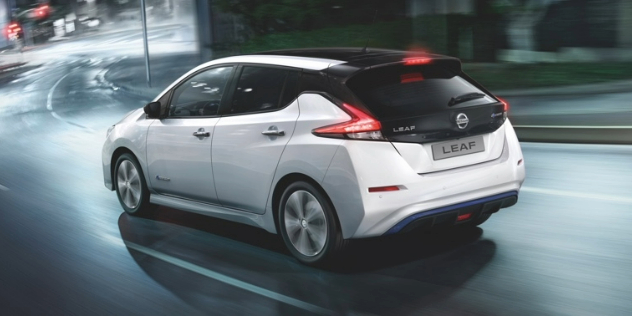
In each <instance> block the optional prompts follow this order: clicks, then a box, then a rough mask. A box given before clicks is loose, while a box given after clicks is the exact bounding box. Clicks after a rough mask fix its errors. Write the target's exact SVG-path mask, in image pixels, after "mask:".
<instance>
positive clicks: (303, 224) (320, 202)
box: [278, 181, 347, 265]
mask: <svg viewBox="0 0 632 316" xmlns="http://www.w3.org/2000/svg"><path fill="white" fill-rule="evenodd" d="M334 212H335V210H334V207H333V205H332V204H331V202H330V201H329V199H328V198H327V196H326V195H325V194H324V193H322V192H321V190H319V189H318V188H316V187H315V186H314V185H312V184H310V183H308V182H304V181H297V182H294V183H292V184H291V185H290V186H288V187H287V188H286V189H285V191H284V192H283V195H282V196H281V201H280V203H279V210H278V223H279V230H280V233H281V236H282V237H283V241H284V242H285V245H286V246H287V248H288V249H289V250H290V252H291V253H292V255H294V257H296V258H297V259H298V260H299V261H301V262H303V263H305V264H309V265H325V264H328V263H332V262H334V261H335V259H336V258H337V257H339V255H340V253H341V252H342V250H343V249H344V248H345V245H346V243H347V242H346V241H345V240H344V239H343V238H342V232H341V230H340V225H339V223H338V220H337V218H336V216H335V214H334Z"/></svg>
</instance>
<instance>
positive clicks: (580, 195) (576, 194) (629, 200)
mask: <svg viewBox="0 0 632 316" xmlns="http://www.w3.org/2000/svg"><path fill="white" fill-rule="evenodd" d="M521 190H522V191H524V192H533V193H539V194H548V195H557V196H567V197H576V198H580V199H595V200H604V201H613V202H621V203H626V204H632V198H627V197H622V196H612V195H603V194H591V193H582V192H571V191H562V190H553V189H539V188H530V187H522V189H521Z"/></svg>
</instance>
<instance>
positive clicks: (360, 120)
mask: <svg viewBox="0 0 632 316" xmlns="http://www.w3.org/2000/svg"><path fill="white" fill-rule="evenodd" d="M342 109H343V110H344V111H345V112H346V113H347V114H349V116H351V120H349V121H346V122H342V123H338V124H334V125H329V126H323V127H320V128H317V129H314V130H313V131H312V133H314V134H315V135H317V136H331V137H336V136H338V137H344V136H347V137H348V138H352V139H374V140H378V139H379V140H381V139H384V138H383V137H382V132H381V129H382V124H381V123H380V121H378V120H376V119H375V118H374V117H372V116H371V115H369V114H367V113H364V112H363V111H361V110H360V109H358V108H355V107H354V106H352V105H349V104H346V103H343V104H342Z"/></svg>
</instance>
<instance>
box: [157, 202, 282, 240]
mask: <svg viewBox="0 0 632 316" xmlns="http://www.w3.org/2000/svg"><path fill="white" fill-rule="evenodd" d="M149 201H150V202H151V203H154V204H158V205H162V206H166V207H171V208H175V209H179V210H183V211H186V212H191V213H197V214H201V215H206V216H211V217H216V218H221V219H225V220H229V221H231V222H237V223H241V224H246V225H251V226H255V227H259V228H263V229H265V230H267V231H268V232H271V233H274V234H276V228H275V226H274V223H271V224H272V225H269V224H268V223H267V221H266V218H265V214H255V213H250V212H245V211H241V210H237V209H232V208H227V207H223V206H220V205H215V204H209V203H202V202H197V201H192V200H187V199H183V198H178V197H173V196H167V195H160V194H154V193H152V194H151V195H150V197H149Z"/></svg>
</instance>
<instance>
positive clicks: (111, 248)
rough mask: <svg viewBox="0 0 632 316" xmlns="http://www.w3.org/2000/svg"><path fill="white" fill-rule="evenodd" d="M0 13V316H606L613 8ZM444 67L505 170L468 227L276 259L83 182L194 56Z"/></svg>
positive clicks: (625, 76)
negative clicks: (322, 261) (515, 140)
mask: <svg viewBox="0 0 632 316" xmlns="http://www.w3.org/2000/svg"><path fill="white" fill-rule="evenodd" d="M141 12H142V6H141V1H140V0H86V1H77V0H51V1H42V0H0V30H1V32H2V33H1V34H0V253H1V256H0V310H1V311H2V313H3V314H8V315H31V314H33V315H42V314H53V315H57V314H63V315H66V314H79V315H85V314H89V315H100V314H104V315H130V314H152V315H153V314H178V315H182V314H185V315H196V314H220V315H252V314H257V315H278V314H287V315H297V314H301V315H302V314H334V315H335V314H338V315H373V314H376V315H418V314H428V315H534V314H537V315H627V314H630V311H632V301H630V299H629V298H630V297H632V286H631V285H630V284H632V282H631V281H632V270H630V269H629V267H630V265H631V264H632V250H631V249H632V234H630V226H631V225H632V212H631V211H632V181H631V179H632V146H630V144H631V143H632V124H631V122H632V1H630V0H461V1H458V0H390V1H378V0H268V1H263V0H146V3H145V13H146V24H147V40H148V56H149V58H148V60H149V70H150V75H149V79H151V83H150V82H148V80H147V79H148V72H147V71H148V69H147V68H146V60H145V56H144V48H143V38H144V37H143V33H142V24H141V16H142V14H141ZM336 46H343V47H364V46H368V47H369V50H370V49H371V48H372V47H375V48H378V47H379V48H391V49H401V50H423V51H427V52H431V53H439V54H447V55H450V56H455V57H458V58H460V59H461V60H462V61H463V69H464V70H465V71H466V72H467V73H468V74H469V75H470V76H471V77H473V78H474V79H475V80H477V81H479V82H480V83H481V84H483V85H484V86H486V87H487V88H488V89H490V90H491V91H492V92H493V93H495V94H496V95H498V96H500V97H502V98H504V99H506V100H507V101H508V102H509V104H510V106H511V109H510V112H509V117H510V120H511V122H512V124H513V125H514V127H515V129H516V132H517V134H518V137H519V139H520V140H521V144H522V149H523V153H524V156H525V164H526V167H527V179H526V181H525V184H524V187H523V188H522V190H521V192H520V200H519V202H518V204H517V205H516V206H514V207H511V208H509V209H504V210H502V211H501V212H499V213H497V214H495V215H494V216H492V218H491V219H490V220H489V221H487V222H486V223H485V224H484V225H482V226H481V228H476V229H471V230H464V231H453V232H447V233H431V234H426V235H407V236H398V237H395V238H389V239H377V240H364V241H361V242H358V244H357V246H356V247H355V248H354V249H355V252H354V253H352V254H351V255H350V256H349V258H348V260H347V261H346V262H345V264H344V265H343V266H341V267H339V269H335V270H331V271H330V270H319V269H313V268H309V267H306V266H303V265H300V264H298V263H297V262H296V261H295V260H293V259H292V257H291V256H290V254H289V253H287V251H286V250H285V248H284V246H283V242H282V241H281V240H280V239H279V238H277V236H275V235H270V234H267V233H265V232H263V231H261V230H258V229H255V228H252V227H246V226H243V225H239V224H234V223H229V222H225V221H221V220H217V219H212V218H206V217H202V216H199V215H195V214H189V213H184V212H181V211H178V210H175V209H170V208H164V207H161V208H159V209H158V211H157V213H156V214H155V216H154V217H152V218H133V217H129V216H127V215H125V214H123V212H122V209H121V207H120V205H119V202H118V200H117V198H116V195H115V194H114V193H112V192H109V191H108V190H106V189H104V187H103V176H102V171H101V146H102V144H103V142H104V139H105V135H106V130H107V128H108V127H109V126H111V125H112V124H114V123H116V122H118V121H119V120H120V119H121V118H122V117H123V116H124V115H125V114H126V113H128V112H129V111H131V110H133V109H137V108H140V107H142V106H144V105H145V104H146V103H147V102H149V101H150V100H152V99H153V98H154V97H155V96H157V95H158V94H159V93H160V92H161V91H162V90H163V89H164V88H165V87H167V86H168V85H169V84H170V83H172V82H173V81H174V80H175V79H177V78H178V77H180V76H181V75H182V74H184V73H185V72H187V71H188V70H190V69H191V68H193V67H195V66H197V65H199V64H200V63H203V62H205V61H208V60H211V59H215V58H219V57H224V56H231V55H237V54H248V53H254V52H257V51H265V50H273V49H285V48H303V47H336Z"/></svg>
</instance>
